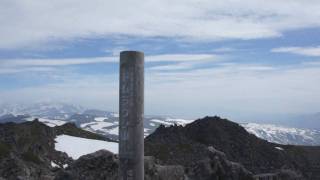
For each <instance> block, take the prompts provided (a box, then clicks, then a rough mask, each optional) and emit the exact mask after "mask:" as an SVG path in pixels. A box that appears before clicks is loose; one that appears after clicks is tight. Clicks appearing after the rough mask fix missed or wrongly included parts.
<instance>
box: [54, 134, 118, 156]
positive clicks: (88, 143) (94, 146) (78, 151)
mask: <svg viewBox="0 0 320 180" xmlns="http://www.w3.org/2000/svg"><path fill="white" fill-rule="evenodd" d="M55 141H56V143H55V149H56V150H57V151H62V152H65V153H67V154H68V156H70V157H71V158H73V159H78V158H79V157H80V156H83V155H86V154H90V153H94V152H96V151H98V150H101V149H106V150H108V151H110V152H112V153H114V154H118V143H115V142H107V141H101V140H94V139H86V138H80V137H74V136H69V135H59V136H57V137H56V138H55Z"/></svg>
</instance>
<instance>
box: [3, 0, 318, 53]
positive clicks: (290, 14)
mask: <svg viewBox="0 0 320 180" xmlns="http://www.w3.org/2000/svg"><path fill="white" fill-rule="evenodd" d="M261 4H263V5H261ZM319 9H320V1H318V0H309V1H302V0H290V1H288V0H268V1H263V0H242V1H239V0H216V1H212V0H201V1H193V0H151V1H150V0H141V1H139V3H137V2H136V1H134V0H124V1H105V0H91V1H82V2H79V1H77V0H64V1H52V0H42V1H30V0H2V1H1V2H0V12H1V16H0V24H1V28H0V39H1V41H0V48H19V47H33V46H37V47H44V46H42V45H44V44H45V45H48V42H59V41H65V40H72V39H74V38H91V37H101V36H103V37H112V36H113V35H115V36H122V35H125V36H140V37H169V38H175V37H176V38H181V39H183V40H196V41H199V40H200V41H202V40H205V41H208V40H209V41H212V40H224V39H256V38H269V37H277V36H281V35H282V33H283V32H284V31H287V30H293V29H299V28H307V27H318V26H319V25H320V21H319V18H320V11H319Z"/></svg>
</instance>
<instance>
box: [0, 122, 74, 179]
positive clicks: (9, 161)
mask: <svg viewBox="0 0 320 180" xmlns="http://www.w3.org/2000/svg"><path fill="white" fill-rule="evenodd" d="M54 137H55V131H54V130H53V129H52V128H50V127H48V126H46V125H44V124H42V123H40V122H39V121H33V122H25V123H21V124H15V123H6V124H0V151H1V152H0V177H2V178H5V179H8V180H11V179H12V180H16V179H21V180H22V179H23V180H24V179H30V180H33V179H48V180H49V179H53V178H54V173H53V172H51V161H53V160H54V161H65V162H68V161H69V162H70V161H71V160H70V159H69V157H68V156H67V155H66V154H65V153H61V152H57V151H55V150H54Z"/></svg>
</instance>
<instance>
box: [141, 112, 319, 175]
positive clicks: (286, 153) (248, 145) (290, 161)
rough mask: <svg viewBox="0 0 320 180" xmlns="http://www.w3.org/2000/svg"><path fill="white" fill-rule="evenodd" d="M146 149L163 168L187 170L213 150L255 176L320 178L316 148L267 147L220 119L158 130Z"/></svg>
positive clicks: (198, 121) (265, 142) (207, 118)
mask: <svg viewBox="0 0 320 180" xmlns="http://www.w3.org/2000/svg"><path fill="white" fill-rule="evenodd" d="M145 146H146V152H145V153H146V154H147V155H152V156H155V157H156V158H158V159H160V160H162V161H163V163H164V164H184V165H186V166H190V165H191V164H193V162H197V161H201V160H203V159H206V158H207V156H208V155H207V154H206V152H207V151H206V149H208V147H214V148H215V149H217V150H219V151H222V152H224V153H225V155H226V157H227V158H228V159H230V160H232V161H234V162H240V163H241V164H242V165H244V167H245V168H246V169H249V170H250V171H251V172H253V173H254V174H260V173H275V174H279V173H280V172H282V171H281V170H282V169H284V168H285V169H286V170H290V171H292V172H295V174H296V175H297V177H299V174H301V175H303V176H305V177H308V178H309V179H317V178H320V175H319V172H320V168H319V167H318V166H316V164H319V163H320V159H317V158H319V155H320V148H319V147H314V148H313V149H312V147H297V146H284V145H279V144H274V143H269V142H267V141H265V140H262V139H259V138H257V137H256V136H254V135H252V134H249V133H248V132H247V131H246V130H245V129H244V128H243V127H241V126H240V125H238V124H236V123H233V122H231V121H228V120H226V119H221V118H219V117H206V118H203V119H199V120H197V121H195V122H193V123H190V124H188V125H186V126H185V127H182V126H171V127H164V126H161V127H160V128H158V129H157V130H156V131H155V132H154V133H153V134H151V135H150V136H148V137H147V138H146V141H145ZM310 148H311V149H312V150H310ZM309 151H312V152H313V153H309ZM311 159H312V160H313V161H314V162H311V161H310V160H311Z"/></svg>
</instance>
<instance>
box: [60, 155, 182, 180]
mask: <svg viewBox="0 0 320 180" xmlns="http://www.w3.org/2000/svg"><path fill="white" fill-rule="evenodd" d="M118 168H119V159H118V157H117V156H116V155H114V154H112V153H111V152H109V151H106V150H100V151H97V152H95V153H92V154H88V155H85V156H82V157H80V158H79V159H78V160H76V161H75V162H74V163H73V164H72V165H70V166H69V167H68V168H67V169H61V171H60V172H58V174H57V176H56V178H55V180H70V179H77V180H97V179H99V180H118ZM145 180H186V176H185V173H184V168H183V167H182V166H162V165H158V164H156V160H155V159H154V158H153V157H145Z"/></svg>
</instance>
